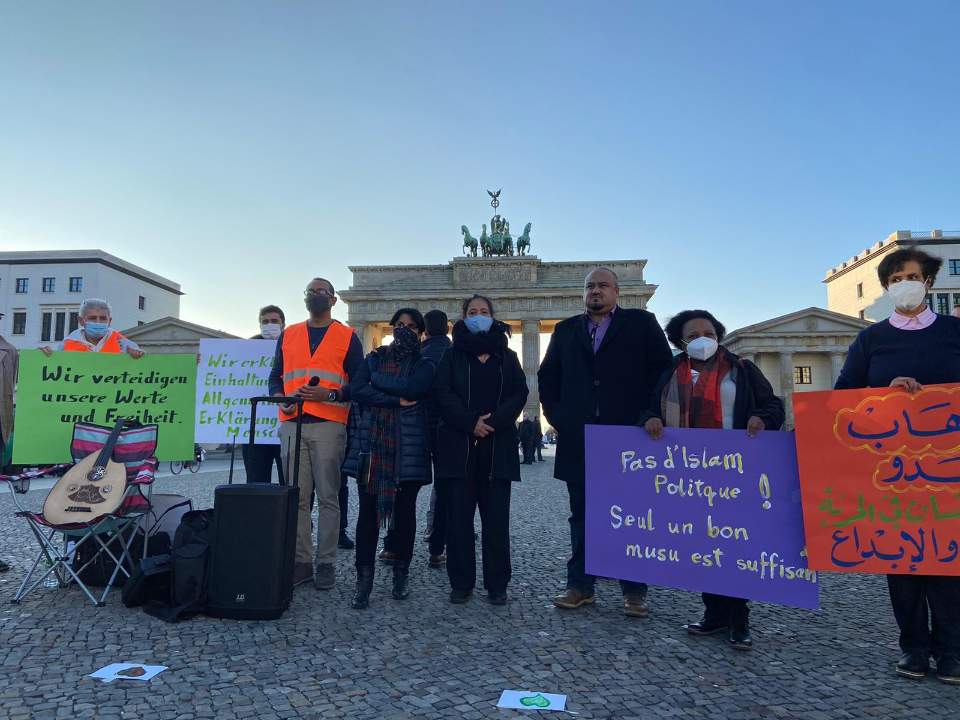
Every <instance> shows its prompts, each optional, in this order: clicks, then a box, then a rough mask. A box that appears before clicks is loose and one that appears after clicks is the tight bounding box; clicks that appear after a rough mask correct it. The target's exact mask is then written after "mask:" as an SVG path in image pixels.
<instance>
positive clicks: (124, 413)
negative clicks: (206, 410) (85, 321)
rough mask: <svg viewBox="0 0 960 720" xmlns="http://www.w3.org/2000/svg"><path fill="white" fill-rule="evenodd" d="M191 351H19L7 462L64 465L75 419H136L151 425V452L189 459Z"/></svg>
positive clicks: (108, 422)
mask: <svg viewBox="0 0 960 720" xmlns="http://www.w3.org/2000/svg"><path fill="white" fill-rule="evenodd" d="M196 379H197V358H196V356H194V355H144V356H143V357H142V358H140V359H139V360H134V359H133V358H132V357H130V356H129V355H127V354H125V353H124V354H105V353H89V352H55V353H53V355H52V356H51V357H47V356H46V355H44V354H43V353H42V352H40V351H39V350H24V351H22V352H21V353H20V374H19V378H18V381H17V398H16V415H15V417H14V427H15V429H16V439H15V441H14V444H13V462H15V463H18V464H21V465H36V464H45V463H57V462H68V461H69V460H70V439H71V437H72V435H73V424H74V423H75V422H89V423H94V424H97V425H108V426H112V425H113V424H114V423H115V422H116V421H117V418H120V417H127V418H136V419H138V420H140V421H141V422H143V423H148V424H149V423H155V424H156V425H157V426H158V428H159V432H158V441H159V442H158V446H157V457H158V458H159V459H161V460H187V459H190V458H192V457H193V429H194V396H195V389H194V388H195V386H196Z"/></svg>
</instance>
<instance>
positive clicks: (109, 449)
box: [43, 418, 127, 525]
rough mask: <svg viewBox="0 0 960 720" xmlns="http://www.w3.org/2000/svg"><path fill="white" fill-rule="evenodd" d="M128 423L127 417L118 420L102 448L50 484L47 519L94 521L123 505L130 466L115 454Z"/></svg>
mask: <svg viewBox="0 0 960 720" xmlns="http://www.w3.org/2000/svg"><path fill="white" fill-rule="evenodd" d="M125 424H126V418H120V419H119V420H117V423H116V424H115V425H114V426H113V430H112V431H111V432H110V436H109V437H108V438H107V442H106V444H105V445H104V446H103V448H102V449H101V450H100V452H99V453H91V454H89V455H87V456H86V457H85V458H83V459H82V460H81V461H80V462H78V463H77V464H76V465H74V466H73V467H72V468H70V469H69V470H68V471H67V472H66V473H65V474H64V476H63V477H62V478H60V479H59V480H58V481H57V484H56V485H54V486H53V487H52V488H50V492H49V493H48V494H47V499H46V500H44V502H43V516H44V518H45V519H46V520H47V522H50V523H52V524H55V525H64V524H67V523H77V522H90V521H91V520H95V519H96V518H98V517H101V516H103V515H109V514H110V513H112V512H115V511H116V510H117V509H118V508H119V507H120V505H121V503H122V502H123V496H124V495H125V494H126V492H127V468H126V466H124V465H123V464H122V463H118V462H115V461H113V460H112V459H111V457H112V456H113V449H114V447H115V446H116V444H117V439H118V438H119V437H120V431H121V430H123V426H124V425H125Z"/></svg>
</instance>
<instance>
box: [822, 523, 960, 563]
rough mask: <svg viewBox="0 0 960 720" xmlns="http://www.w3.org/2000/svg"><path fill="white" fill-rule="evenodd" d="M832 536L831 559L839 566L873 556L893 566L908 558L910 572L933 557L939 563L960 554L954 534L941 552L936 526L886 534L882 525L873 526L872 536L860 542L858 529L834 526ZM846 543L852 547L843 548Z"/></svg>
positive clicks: (932, 559) (949, 560) (869, 558)
mask: <svg viewBox="0 0 960 720" xmlns="http://www.w3.org/2000/svg"><path fill="white" fill-rule="evenodd" d="M928 537H929V539H930V546H932V548H933V553H932V556H931V557H928V552H927V551H928V547H929V546H928V545H927V538H928ZM831 539H832V540H833V548H832V549H831V551H830V560H831V562H833V564H834V565H835V566H836V567H838V568H852V567H857V566H858V565H863V564H864V563H866V562H867V561H868V560H871V559H876V560H879V561H881V562H885V563H890V569H891V570H896V569H897V564H898V562H900V561H901V560H903V559H904V558H909V561H910V562H909V565H908V566H907V568H908V570H909V571H910V572H916V571H917V570H918V569H919V568H920V567H921V566H922V565H923V564H924V563H929V562H932V561H934V560H935V561H936V562H938V563H944V564H945V563H952V562H955V561H956V560H957V557H958V556H960V543H958V542H957V540H956V538H952V539H951V540H950V541H949V542H948V543H947V547H946V554H945V555H941V554H940V542H939V540H938V539H937V530H936V529H933V530H930V531H929V532H928V531H927V530H926V529H924V528H918V529H917V530H916V532H908V531H906V530H901V531H900V532H899V533H898V534H895V535H888V534H887V532H886V530H884V529H883V528H876V529H874V530H873V537H872V538H870V539H869V542H867V543H866V544H864V543H863V542H861V539H860V531H859V529H858V528H856V527H854V528H853V529H852V532H851V531H849V530H834V531H833V534H832V536H831ZM891 540H892V545H891V542H890V541H891ZM851 541H852V543H851ZM847 544H852V547H847V548H844V545H847ZM928 567H929V564H928Z"/></svg>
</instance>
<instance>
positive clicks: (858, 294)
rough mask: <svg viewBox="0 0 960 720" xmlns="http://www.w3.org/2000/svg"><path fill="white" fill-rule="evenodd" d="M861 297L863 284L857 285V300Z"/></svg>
mask: <svg viewBox="0 0 960 720" xmlns="http://www.w3.org/2000/svg"><path fill="white" fill-rule="evenodd" d="M862 297H863V283H857V298H858V299H860V298H862Z"/></svg>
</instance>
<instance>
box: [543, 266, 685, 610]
mask: <svg viewBox="0 0 960 720" xmlns="http://www.w3.org/2000/svg"><path fill="white" fill-rule="evenodd" d="M619 296H620V287H619V284H618V281H617V275H616V273H614V272H613V271H612V270H610V269H608V268H602V267H601V268H596V269H594V270H592V271H591V272H590V273H589V274H588V275H587V277H586V280H585V281H584V291H583V302H584V305H585V308H586V311H585V312H584V313H583V314H582V315H576V316H574V317H571V318H567V319H566V320H564V321H562V322H560V323H558V324H557V326H556V328H555V329H554V331H553V335H552V336H551V338H550V345H549V346H548V347H547V354H546V356H545V357H544V359H543V362H542V363H541V365H540V371H539V372H538V373H537V378H538V380H539V385H540V402H541V403H542V404H543V412H544V414H545V415H546V417H547V420H549V421H550V424H551V425H553V427H554V428H555V429H556V431H557V433H558V440H557V457H556V462H555V465H554V473H553V474H554V477H556V478H558V479H560V480H563V481H565V482H566V483H567V492H568V493H569V495H570V544H571V546H572V555H571V557H570V560H569V561H568V562H567V589H566V591H565V592H564V593H562V594H561V595H558V596H557V597H556V598H554V601H553V602H554V605H556V606H557V607H560V608H567V609H573V608H578V607H581V606H583V605H586V604H588V603H592V602H593V589H594V581H595V580H596V578H594V577H593V576H592V575H588V574H587V573H586V570H585V568H584V544H585V541H584V505H585V490H584V447H583V442H584V440H583V438H584V432H583V428H584V425H586V424H588V423H590V424H596V425H636V424H637V422H638V421H639V419H640V416H641V415H642V414H643V412H644V411H645V410H646V408H647V405H648V404H649V402H650V395H651V393H652V391H653V387H654V385H655V384H656V382H657V379H658V378H659V377H660V375H661V374H662V373H663V372H664V371H665V370H666V369H667V368H668V367H670V365H671V360H672V353H671V352H670V347H669V346H668V345H667V339H666V337H665V336H664V334H663V330H662V329H661V328H660V326H659V325H658V324H657V320H656V318H655V317H654V316H653V314H652V313H649V312H647V311H646V310H628V309H626V308H621V307H619V306H618V305H617V300H618V298H619ZM620 586H621V588H622V589H623V598H624V612H625V613H626V614H627V615H631V616H634V617H646V615H647V605H646V595H647V586H646V584H644V583H634V582H629V581H626V580H622V581H621V582H620Z"/></svg>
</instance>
